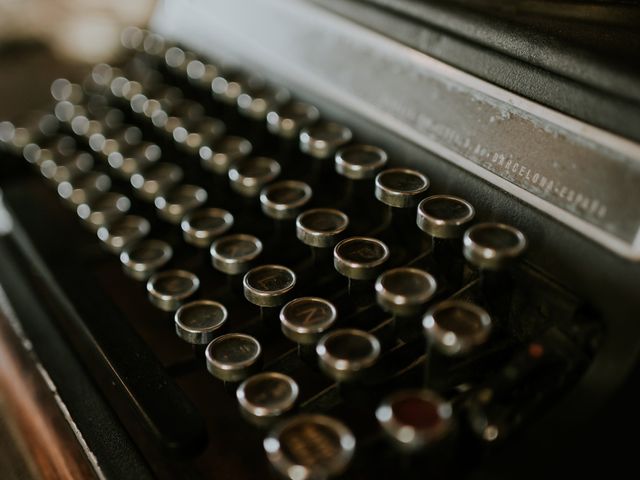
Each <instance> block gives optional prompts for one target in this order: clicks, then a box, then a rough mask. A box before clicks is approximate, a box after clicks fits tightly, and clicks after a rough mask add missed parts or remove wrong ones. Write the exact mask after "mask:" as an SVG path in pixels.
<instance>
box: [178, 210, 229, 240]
mask: <svg viewBox="0 0 640 480" xmlns="http://www.w3.org/2000/svg"><path fill="white" fill-rule="evenodd" d="M232 226H233V215H231V214H230V213H229V212H227V211H226V210H222V209H219V208H204V209H200V210H195V211H193V212H190V213H188V214H187V215H185V217H184V218H183V219H182V222H181V224H180V227H181V228H182V235H183V237H184V240H185V242H187V243H189V244H191V245H194V246H196V247H200V248H208V247H209V246H211V243H212V242H213V241H214V240H215V239H216V238H218V237H219V236H220V235H223V234H224V233H226V232H227V231H228V230H229V229H230V228H231V227H232Z"/></svg>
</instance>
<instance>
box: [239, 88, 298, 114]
mask: <svg viewBox="0 0 640 480" xmlns="http://www.w3.org/2000/svg"><path fill="white" fill-rule="evenodd" d="M289 98H291V94H290V93H289V91H288V90H286V89H284V88H280V87H262V88H258V89H253V90H248V91H244V92H243V93H241V94H240V95H239V96H238V99H237V104H238V111H239V112H240V113H241V114H242V115H244V116H245V117H248V118H251V119H253V120H259V121H264V120H265V119H266V117H267V114H268V113H269V112H271V111H273V110H274V109H277V108H278V107H279V106H281V105H284V104H285V103H287V102H288V101H289Z"/></svg>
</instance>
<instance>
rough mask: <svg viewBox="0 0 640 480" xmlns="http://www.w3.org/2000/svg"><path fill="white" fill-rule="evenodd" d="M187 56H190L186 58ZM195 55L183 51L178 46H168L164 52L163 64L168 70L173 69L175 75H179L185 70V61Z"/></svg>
mask: <svg viewBox="0 0 640 480" xmlns="http://www.w3.org/2000/svg"><path fill="white" fill-rule="evenodd" d="M187 56H189V57H191V58H187ZM194 57H195V55H194V54H193V53H191V52H185V51H184V50H183V49H181V48H180V47H169V48H167V51H166V52H164V64H165V65H166V66H167V68H169V69H170V70H175V73H176V74H177V75H181V74H183V73H185V72H186V69H187V63H188V61H189V60H192V59H193V58H194Z"/></svg>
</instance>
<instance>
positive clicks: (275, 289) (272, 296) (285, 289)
mask: <svg viewBox="0 0 640 480" xmlns="http://www.w3.org/2000/svg"><path fill="white" fill-rule="evenodd" d="M295 284H296V274H295V273H293V271H291V270H290V269H288V268H286V267H283V266H282V265H261V266H259V267H255V268H252V269H251V270H249V271H248V272H247V273H246V274H245V276H244V279H243V280H242V285H243V288H244V296H245V298H246V299H247V300H249V301H250V302H251V303H253V304H254V305H258V306H259V307H277V306H279V305H282V304H283V303H284V302H285V300H286V298H287V296H288V295H289V293H290V292H291V290H293V287H294V286H295Z"/></svg>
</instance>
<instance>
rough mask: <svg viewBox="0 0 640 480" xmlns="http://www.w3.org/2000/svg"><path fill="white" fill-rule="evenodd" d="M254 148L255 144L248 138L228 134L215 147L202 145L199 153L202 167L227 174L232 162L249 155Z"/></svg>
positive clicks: (220, 173)
mask: <svg viewBox="0 0 640 480" xmlns="http://www.w3.org/2000/svg"><path fill="white" fill-rule="evenodd" d="M252 150H253V146H252V145H251V142H250V141H249V140H247V139H246V138H243V137H233V136H229V135H227V136H226V137H222V139H221V140H220V141H218V142H216V143H215V144H214V145H213V147H209V146H203V147H201V148H200V150H199V151H198V154H199V155H200V162H201V164H202V168H205V169H207V170H211V171H212V172H214V173H217V174H219V175H226V174H227V172H228V171H229V167H230V166H231V164H232V163H234V162H236V161H237V160H241V159H243V158H246V157H248V156H249V155H250V154H251V151H252Z"/></svg>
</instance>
